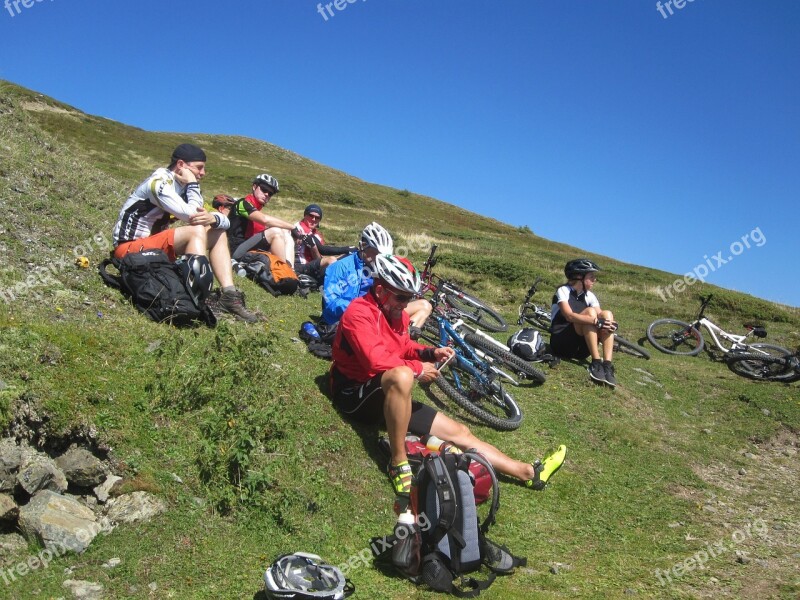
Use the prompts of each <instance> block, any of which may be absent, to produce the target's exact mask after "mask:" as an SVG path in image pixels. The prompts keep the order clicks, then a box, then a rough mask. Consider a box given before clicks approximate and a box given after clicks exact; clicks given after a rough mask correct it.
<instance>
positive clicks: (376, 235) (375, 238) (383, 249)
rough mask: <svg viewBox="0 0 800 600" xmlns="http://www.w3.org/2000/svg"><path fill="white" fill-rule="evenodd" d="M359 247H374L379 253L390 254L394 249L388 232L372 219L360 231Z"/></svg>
mask: <svg viewBox="0 0 800 600" xmlns="http://www.w3.org/2000/svg"><path fill="white" fill-rule="evenodd" d="M361 248H362V250H363V249H365V248H375V249H376V250H377V251H378V252H380V253H381V254H391V253H392V252H393V251H394V242H392V236H391V235H389V232H388V231H386V229H384V228H383V227H382V226H381V225H379V224H378V223H376V222H375V221H373V222H372V223H370V224H369V225H367V226H366V227H364V231H362V232H361Z"/></svg>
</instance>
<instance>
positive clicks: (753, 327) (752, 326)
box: [744, 323, 767, 338]
mask: <svg viewBox="0 0 800 600" xmlns="http://www.w3.org/2000/svg"><path fill="white" fill-rule="evenodd" d="M744 328H745V329H747V330H750V331H752V332H753V335H754V336H756V337H757V338H765V337H767V330H766V329H764V326H763V325H757V324H756V323H745V324H744Z"/></svg>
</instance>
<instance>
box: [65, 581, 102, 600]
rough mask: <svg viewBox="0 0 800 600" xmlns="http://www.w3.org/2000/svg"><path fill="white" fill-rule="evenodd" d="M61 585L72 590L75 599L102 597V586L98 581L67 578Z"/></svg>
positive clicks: (96, 598)
mask: <svg viewBox="0 0 800 600" xmlns="http://www.w3.org/2000/svg"><path fill="white" fill-rule="evenodd" d="M63 586H64V587H65V588H67V589H68V590H69V591H71V592H72V597H73V598H75V599H76V600H101V598H103V586H102V585H100V584H99V583H94V582H92V581H83V580H75V579H67V580H66V581H65V582H64V583H63Z"/></svg>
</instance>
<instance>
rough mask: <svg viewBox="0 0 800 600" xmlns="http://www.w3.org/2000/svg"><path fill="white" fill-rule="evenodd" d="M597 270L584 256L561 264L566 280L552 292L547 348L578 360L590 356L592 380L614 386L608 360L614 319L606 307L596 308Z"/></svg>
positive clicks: (615, 381)
mask: <svg viewBox="0 0 800 600" xmlns="http://www.w3.org/2000/svg"><path fill="white" fill-rule="evenodd" d="M598 271H600V267H598V266H597V264H595V263H594V262H592V261H591V260H589V259H588V258H577V259H575V260H571V261H569V262H568V263H567V264H566V266H565V267H564V274H565V275H566V277H567V283H566V284H564V285H562V286H561V287H560V288H558V289H557V290H556V293H555V294H554V295H553V308H552V312H551V314H552V323H551V325H550V333H551V336H550V348H551V350H552V352H553V354H555V355H556V356H560V357H562V358H576V359H581V360H582V359H584V358H586V357H588V356H591V357H592V362H591V364H590V365H589V377H590V378H591V379H592V381H595V382H597V383H607V384H608V385H610V386H611V387H615V386H616V385H617V378H616V376H615V375H614V365H613V363H612V362H611V361H612V359H613V353H614V332H615V331H616V329H617V323H616V321H614V315H613V314H612V313H611V311H610V310H602V309H601V308H600V302H599V301H598V299H597V296H595V295H594V293H592V288H593V287H594V284H595V282H596V281H597V272H598ZM600 345H602V346H603V355H602V358H601V356H600Z"/></svg>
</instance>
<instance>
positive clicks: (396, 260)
mask: <svg viewBox="0 0 800 600" xmlns="http://www.w3.org/2000/svg"><path fill="white" fill-rule="evenodd" d="M375 275H376V276H377V277H379V278H380V279H382V280H383V281H384V282H385V283H386V285H388V286H389V287H392V288H394V289H396V290H399V291H403V292H406V293H409V294H415V295H416V294H419V289H420V287H421V285H422V284H421V282H420V280H419V275H418V274H417V271H416V269H414V266H413V265H412V264H411V263H410V262H409V261H408V260H407V259H404V258H400V257H399V256H392V255H391V254H379V255H378V256H376V257H375Z"/></svg>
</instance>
